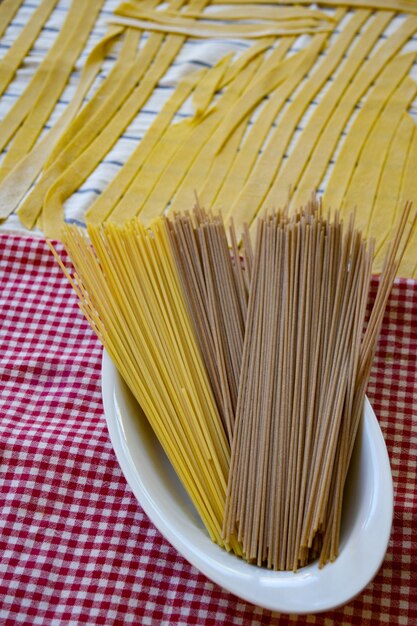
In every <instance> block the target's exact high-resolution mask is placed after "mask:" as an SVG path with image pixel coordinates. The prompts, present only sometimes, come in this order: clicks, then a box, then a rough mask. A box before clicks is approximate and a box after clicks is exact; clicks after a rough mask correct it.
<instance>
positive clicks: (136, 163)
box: [86, 68, 224, 224]
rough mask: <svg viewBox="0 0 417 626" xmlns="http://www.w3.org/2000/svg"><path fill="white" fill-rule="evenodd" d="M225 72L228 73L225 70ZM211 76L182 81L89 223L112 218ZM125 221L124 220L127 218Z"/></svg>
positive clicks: (98, 202) (95, 204)
mask: <svg viewBox="0 0 417 626" xmlns="http://www.w3.org/2000/svg"><path fill="white" fill-rule="evenodd" d="M215 69H216V68H214V71H215ZM211 71H213V70H211ZM222 71H224V68H223V69H222ZM209 74H210V71H209V72H207V71H206V70H202V71H199V72H193V73H192V74H190V75H188V76H185V77H184V78H183V79H182V80H180V82H179V83H178V86H177V88H176V89H175V91H174V93H173V94H172V96H171V97H170V98H169V99H168V101H167V102H166V103H165V105H164V106H163V107H162V109H161V111H160V113H159V114H158V115H157V117H156V119H155V121H154V122H153V123H152V125H151V126H150V128H149V130H148V131H147V132H146V134H145V136H144V137H143V139H142V140H141V141H140V142H139V144H138V146H137V147H136V148H135V150H134V151H133V153H132V154H131V155H130V157H129V158H128V160H127V161H126V163H125V164H124V165H123V167H122V169H121V170H120V171H119V172H118V174H117V175H116V176H115V177H114V178H113V180H112V181H111V182H110V183H109V185H108V186H107V187H106V189H105V190H104V191H103V193H102V194H100V196H99V197H98V198H97V199H96V200H95V202H93V204H92V205H91V207H90V208H89V209H88V211H87V213H86V218H87V221H88V222H89V223H94V224H99V223H100V222H104V221H105V220H106V219H107V218H108V217H110V216H111V214H112V211H113V208H114V207H115V206H116V205H117V202H118V201H119V200H120V198H121V197H122V196H123V195H124V194H125V192H126V190H127V189H128V187H129V185H130V184H131V182H132V180H133V178H134V177H135V176H137V174H138V172H139V171H140V169H141V167H142V165H143V164H144V163H145V162H146V160H147V158H148V157H149V154H150V153H151V151H152V150H153V148H154V147H155V145H156V144H157V143H158V141H159V140H160V138H161V137H162V136H163V135H164V133H165V132H166V130H167V128H168V127H169V125H170V123H171V121H172V119H173V117H174V115H175V113H176V112H177V111H178V109H179V108H180V107H181V105H182V104H183V102H184V101H185V100H186V98H187V97H188V96H189V95H190V93H191V92H192V91H193V89H194V90H196V89H198V87H199V85H201V84H202V83H204V82H205V81H206V80H207V79H208V78H209ZM210 82H211V81H210ZM126 217H129V216H126ZM130 217H132V216H130ZM122 219H123V220H124V218H122ZM112 221H115V220H112Z"/></svg>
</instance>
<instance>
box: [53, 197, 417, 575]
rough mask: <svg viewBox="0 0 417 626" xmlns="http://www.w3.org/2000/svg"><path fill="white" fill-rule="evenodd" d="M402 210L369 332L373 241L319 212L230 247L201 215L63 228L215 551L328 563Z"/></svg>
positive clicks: (86, 303)
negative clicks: (85, 228)
mask: <svg viewBox="0 0 417 626" xmlns="http://www.w3.org/2000/svg"><path fill="white" fill-rule="evenodd" d="M410 211H411V209H410V204H407V205H406V207H405V209H404V211H403V213H402V217H401V220H400V223H399V225H398V227H397V230H396V235H395V238H394V240H393V241H392V243H391V246H390V249H389V252H388V254H387V256H386V259H385V263H384V268H383V272H382V275H381V279H380V283H379V289H378V293H377V296H376V299H375V301H374V303H373V306H372V310H371V313H370V317H369V319H368V320H367V323H366V324H365V317H366V311H367V303H368V292H369V283H370V277H371V269H372V261H373V254H374V245H373V242H372V240H369V241H368V240H366V239H365V238H364V237H363V236H362V233H361V232H360V231H359V230H358V229H357V228H355V225H354V219H353V217H351V218H350V219H349V221H348V222H346V223H344V222H343V221H342V220H341V219H340V217H339V215H338V213H337V212H336V213H335V214H334V216H331V215H330V214H329V213H327V214H326V213H325V212H324V211H323V210H322V207H321V206H320V204H318V203H317V201H316V200H314V199H313V200H311V201H310V203H308V205H307V206H306V207H304V208H303V209H301V210H298V211H296V212H294V213H291V214H289V213H288V212H287V211H278V212H273V213H271V214H266V215H264V216H263V217H262V218H259V219H258V223H257V234H256V239H255V241H254V243H253V244H252V240H251V237H250V234H249V228H248V226H245V228H244V230H243V232H242V233H239V236H238V235H237V234H236V232H235V229H234V226H233V223H231V225H230V228H228V229H226V227H225V224H224V222H223V220H222V218H221V217H220V215H218V214H215V215H213V214H211V213H207V212H206V211H204V210H202V209H201V208H200V207H198V206H197V207H195V209H194V211H193V212H192V213H185V214H174V215H171V216H170V217H163V218H158V219H157V220H156V221H155V222H154V223H153V224H152V226H151V227H150V228H146V227H145V226H144V225H143V224H142V223H141V222H140V221H138V220H134V221H131V222H127V223H126V224H125V225H124V226H117V225H114V224H107V225H105V226H103V225H101V226H90V227H89V230H88V234H89V238H88V236H87V234H86V232H85V231H83V230H82V229H79V228H78V227H74V226H66V227H65V229H64V232H63V240H64V243H65V246H66V249H67V250H68V253H69V255H70V258H71V259H72V262H73V266H74V271H70V270H67V269H66V268H65V267H64V265H63V263H62V261H61V260H60V259H59V258H58V257H57V258H58V260H59V262H60V263H61V266H62V268H63V269H64V271H65V272H66V274H67V276H68V278H69V280H70V281H71V284H72V285H73V287H74V289H75V291H76V293H77V295H78V297H79V301H80V306H81V308H82V310H83V312H84V313H85V315H86V317H87V319H88V320H89V322H90V324H91V326H92V328H93V329H94V331H95V332H96V333H97V335H98V337H99V338H100V340H101V341H102V343H103V345H104V347H105V348H106V350H108V352H109V354H110V355H111V357H112V359H113V360H114V362H115V364H116V365H117V367H118V369H119V371H120V372H121V374H122V375H123V377H124V379H125V380H126V382H127V383H128V385H129V387H130V389H131V390H132V392H133V393H134V395H135V397H136V399H137V400H138V402H139V403H140V405H141V407H142V409H143V411H144V413H145V414H146V416H147V418H148V420H149V422H150V424H151V426H152V428H153V429H154V431H155V433H156V435H157V436H158V438H159V440H160V442H161V444H162V446H163V448H164V450H165V452H166V454H167V456H168V457H169V459H170V461H171V463H172V465H173V467H174V469H175V471H176V472H177V474H178V476H179V477H180V479H181V481H182V483H183V485H184V487H185V489H186V490H187V492H188V493H189V495H190V497H191V498H192V500H193V502H194V504H195V507H196V509H197V511H198V513H199V514H200V516H201V519H202V521H203V522H204V524H205V526H206V528H207V531H208V532H209V534H210V536H211V538H212V539H213V541H215V542H217V543H218V544H219V545H220V546H222V547H224V548H226V549H227V550H232V551H234V552H235V553H236V554H237V555H238V556H240V557H242V558H244V559H246V560H247V561H249V562H251V563H256V564H257V565H259V566H266V567H268V568H273V569H275V570H297V569H298V568H299V567H302V566H305V565H306V564H308V563H310V562H311V561H312V560H314V559H317V558H318V559H319V563H320V565H324V564H325V563H326V562H328V561H329V560H334V559H335V558H336V556H337V554H338V546H339V534H340V524H341V516H342V504H343V488H344V483H345V480H346V476H347V472H348V467H349V461H350V457H351V454H352V450H353V446H354V442H355V437H356V432H357V428H358V424H359V421H360V418H361V415H362V411H363V401H364V394H365V388H366V383H367V380H368V376H369V373H370V368H371V364H372V359H373V355H374V352H375V347H376V341H377V337H378V332H379V328H380V325H381V323H382V317H383V313H384V308H385V305H386V302H387V298H388V294H389V292H390V288H391V286H392V283H393V281H394V278H395V275H396V272H397V270H398V266H399V263H400V260H401V256H402V254H403V252H404V249H405V247H406V245H407V242H408V240H409V237H410V236H411V232H412V229H413V224H414V222H416V218H412V216H411V212H410ZM239 240H242V242H243V243H242V246H241V248H238V243H237V242H238V241H239ZM52 249H53V248H52ZM54 252H55V251H54ZM55 254H56V253H55Z"/></svg>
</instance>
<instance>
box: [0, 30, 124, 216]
mask: <svg viewBox="0 0 417 626" xmlns="http://www.w3.org/2000/svg"><path fill="white" fill-rule="evenodd" d="M119 34H120V30H119V29H118V28H117V27H112V28H110V29H109V31H108V33H107V35H105V36H104V37H103V39H102V40H101V41H100V42H99V43H98V44H97V45H96V46H95V47H94V48H93V50H92V51H91V52H90V54H89V55H88V58H87V60H86V62H85V65H84V67H83V69H82V72H81V77H80V81H79V83H78V85H77V89H76V91H75V93H74V96H73V97H72V99H71V102H70V103H69V105H68V106H67V107H66V109H65V110H64V112H63V113H62V115H61V116H60V118H59V119H58V121H57V122H56V123H55V124H54V126H53V127H52V128H51V129H50V130H49V131H48V133H47V134H46V135H45V137H43V138H42V139H41V140H40V141H39V142H38V143H37V144H36V146H35V147H34V148H33V149H32V150H31V151H30V152H29V153H28V154H27V155H26V156H25V157H23V159H21V160H20V161H19V163H18V164H17V165H16V166H15V167H14V168H13V169H12V171H11V172H9V174H8V175H7V176H6V177H5V179H4V180H3V181H2V182H1V183H0V219H5V218H6V217H8V216H9V215H10V214H11V213H12V212H13V211H14V210H15V209H16V208H17V207H18V205H19V203H20V202H21V200H22V198H23V197H24V196H25V194H26V193H27V192H28V191H29V189H30V187H31V185H32V184H33V182H34V181H35V179H36V177H37V176H38V175H39V173H40V171H41V169H42V167H43V166H44V165H45V163H46V162H47V159H48V158H49V156H50V154H51V152H52V149H53V148H54V146H56V145H57V142H58V140H59V137H60V136H62V135H63V134H64V132H65V129H66V128H67V127H68V125H69V124H70V123H71V120H72V119H73V117H74V116H75V115H76V113H77V111H78V109H79V108H80V106H81V105H82V102H83V100H84V97H85V95H86V94H87V92H88V90H89V89H90V87H91V85H92V83H93V81H94V79H95V78H96V76H97V74H98V72H99V71H100V68H101V66H102V62H103V60H104V56H105V54H106V52H107V48H108V47H109V46H110V45H112V43H113V40H114V38H115V37H117V36H118V35H119ZM38 212H39V211H37V212H36V214H35V215H34V216H30V215H28V214H26V215H23V213H22V214H21V215H20V217H21V219H22V221H23V220H25V221H26V223H27V222H28V221H29V223H30V225H31V226H32V224H33V223H34V221H35V219H36V215H37V213H38Z"/></svg>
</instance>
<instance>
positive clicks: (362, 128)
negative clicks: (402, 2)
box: [323, 52, 416, 208]
mask: <svg viewBox="0 0 417 626" xmlns="http://www.w3.org/2000/svg"><path fill="white" fill-rule="evenodd" d="M415 56H416V55H415V53H413V52H412V53H408V54H403V55H400V56H398V57H396V58H394V59H393V61H391V63H390V64H389V65H387V66H386V67H385V68H384V70H383V71H382V73H381V75H380V76H379V78H378V79H377V80H376V82H375V86H374V87H373V89H372V91H371V92H370V93H369V95H368V96H367V98H366V100H365V103H364V104H363V106H362V108H361V109H360V111H359V113H358V115H357V116H356V118H355V119H354V121H353V124H352V126H351V128H350V129H349V132H348V133H347V135H346V137H345V139H344V141H343V144H342V147H341V149H340V152H339V153H338V157H337V159H336V162H335V164H334V166H333V169H332V172H331V174H330V179H329V182H328V183H327V185H326V189H325V191H324V195H323V201H324V202H325V204H326V206H329V207H332V208H335V207H340V206H341V205H342V202H343V198H344V195H345V192H346V189H347V187H348V185H349V181H350V179H351V176H352V173H353V170H354V168H355V165H356V162H357V160H358V158H359V155H360V153H361V150H362V148H363V145H364V143H365V141H366V138H367V136H368V134H369V132H370V131H371V130H372V128H373V126H374V124H375V122H376V120H377V118H378V116H379V114H380V113H381V111H382V109H383V108H384V106H385V104H386V102H387V100H388V99H389V97H390V95H391V93H392V91H393V90H394V89H395V88H396V87H397V86H398V84H399V83H400V82H401V80H402V79H403V78H404V76H405V75H406V74H407V73H408V72H409V70H410V67H411V65H412V64H413V62H414V59H415Z"/></svg>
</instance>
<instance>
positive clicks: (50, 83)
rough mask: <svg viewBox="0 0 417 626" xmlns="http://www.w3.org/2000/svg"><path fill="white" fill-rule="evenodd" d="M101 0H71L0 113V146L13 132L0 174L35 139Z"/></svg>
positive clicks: (85, 37) (88, 31)
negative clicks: (42, 53)
mask: <svg viewBox="0 0 417 626" xmlns="http://www.w3.org/2000/svg"><path fill="white" fill-rule="evenodd" d="M103 3H104V0H93V2H92V3H89V4H88V6H87V5H86V3H84V2H80V1H79V0H73V2H72V4H71V7H70V10H69V11H68V14H67V17H66V19H65V22H64V25H63V27H62V28H61V30H60V32H59V34H58V36H57V38H56V40H55V42H54V44H53V46H52V47H51V48H50V50H49V52H48V54H47V55H46V57H45V58H44V59H43V61H42V63H41V64H40V66H39V68H38V69H37V71H36V73H35V74H34V76H33V78H32V80H31V81H30V83H29V85H28V86H27V88H26V89H25V91H24V92H23V94H22V95H21V96H20V98H19V99H18V100H17V102H16V103H15V105H14V106H13V107H12V108H11V109H10V110H9V111H8V113H7V114H6V115H5V116H4V118H3V120H2V122H1V123H0V137H1V143H0V149H3V148H4V147H5V146H6V145H7V143H8V142H9V140H10V139H11V138H12V137H13V135H14V134H15V133H17V134H16V137H15V140H14V141H13V144H12V147H11V148H10V150H9V151H8V153H7V154H6V157H5V159H4V160H3V163H2V165H1V168H0V177H4V176H5V174H6V173H7V172H8V171H10V169H11V168H12V166H13V165H14V164H15V163H16V162H17V161H18V160H19V158H21V157H22V156H24V154H26V153H27V152H28V144H29V145H32V144H33V142H34V141H35V139H36V137H37V135H38V133H39V132H40V130H41V129H42V126H43V123H44V121H45V120H46V119H47V117H48V116H49V112H50V111H51V110H52V108H53V106H54V104H55V103H56V101H57V99H58V98H59V95H60V93H61V91H62V89H63V88H64V85H65V83H66V81H67V79H68V76H69V74H70V73H71V71H72V69H73V65H74V63H75V60H76V59H77V58H78V56H79V54H80V52H81V50H82V49H83V47H84V45H85V42H86V40H87V38H88V36H89V34H90V30H91V28H92V26H93V25H94V22H95V19H96V17H97V15H98V13H99V11H100V8H101V6H102V5H103ZM61 56H62V62H61ZM27 118H29V120H30V121H31V124H32V122H33V127H32V125H31V124H29V125H28V127H26V126H25V125H24V123H25V120H26V119H27ZM40 124H41V127H39V125H40ZM22 125H23V126H22ZM26 131H27V132H26ZM25 136H26V137H27V142H26V141H25ZM30 142H31V143H30Z"/></svg>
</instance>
